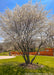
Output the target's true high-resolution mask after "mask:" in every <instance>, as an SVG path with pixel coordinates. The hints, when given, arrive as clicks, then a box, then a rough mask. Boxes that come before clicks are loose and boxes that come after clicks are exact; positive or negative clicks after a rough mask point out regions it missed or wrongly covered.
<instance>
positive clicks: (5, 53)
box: [0, 52, 9, 56]
mask: <svg viewBox="0 0 54 75" xmlns="http://www.w3.org/2000/svg"><path fill="white" fill-rule="evenodd" d="M8 55H9V52H2V53H0V56H8Z"/></svg>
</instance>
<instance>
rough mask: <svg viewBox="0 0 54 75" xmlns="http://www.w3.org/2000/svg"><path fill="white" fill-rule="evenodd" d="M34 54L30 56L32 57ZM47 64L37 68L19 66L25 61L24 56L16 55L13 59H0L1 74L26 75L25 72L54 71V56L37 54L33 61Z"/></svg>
mask: <svg viewBox="0 0 54 75" xmlns="http://www.w3.org/2000/svg"><path fill="white" fill-rule="evenodd" d="M32 58H33V56H30V59H32ZM37 62H38V63H39V64H43V65H45V67H44V68H39V69H36V70H32V69H26V68H22V67H19V64H20V63H24V59H23V57H22V56H16V57H15V58H12V59H2V60H0V75H24V74H25V73H31V72H33V73H54V57H53V56H37V57H36V59H35V60H34V62H33V63H37Z"/></svg>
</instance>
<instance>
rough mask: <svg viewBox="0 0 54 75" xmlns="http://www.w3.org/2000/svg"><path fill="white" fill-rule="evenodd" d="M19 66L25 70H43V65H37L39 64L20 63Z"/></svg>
mask: <svg viewBox="0 0 54 75" xmlns="http://www.w3.org/2000/svg"><path fill="white" fill-rule="evenodd" d="M19 66H21V67H24V68H27V69H38V68H43V67H44V65H39V64H34V63H33V64H28V65H27V64H25V63H22V64H20V65H19Z"/></svg>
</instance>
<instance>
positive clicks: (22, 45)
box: [0, 2, 50, 64]
mask: <svg viewBox="0 0 54 75" xmlns="http://www.w3.org/2000/svg"><path fill="white" fill-rule="evenodd" d="M48 13H49V11H47V10H45V8H44V6H43V5H42V4H41V3H40V2H37V3H36V4H35V5H32V4H29V3H28V4H24V5H23V6H22V7H20V6H19V5H16V7H15V8H14V9H13V11H11V10H10V9H7V10H6V11H5V13H3V14H0V27H1V31H2V32H3V34H2V35H1V36H3V37H4V38H5V39H7V38H8V41H12V42H13V46H14V47H16V46H17V47H16V48H17V50H18V49H19V50H21V51H22V52H23V58H24V60H25V63H26V64H29V63H31V64H32V62H33V61H34V59H35V57H36V55H37V54H36V55H35V56H34V58H33V59H32V60H31V61H30V58H29V51H30V50H31V48H32V49H33V50H35V48H36V47H37V45H38V50H37V53H38V51H39V49H40V48H41V46H42V45H44V44H45V43H46V41H47V40H48V39H49V38H50V34H49V32H48V31H49V29H50V18H48ZM0 34H1V33H0ZM38 38H39V39H40V41H39V42H38V41H37V39H38Z"/></svg>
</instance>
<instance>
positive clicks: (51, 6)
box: [0, 0, 54, 41]
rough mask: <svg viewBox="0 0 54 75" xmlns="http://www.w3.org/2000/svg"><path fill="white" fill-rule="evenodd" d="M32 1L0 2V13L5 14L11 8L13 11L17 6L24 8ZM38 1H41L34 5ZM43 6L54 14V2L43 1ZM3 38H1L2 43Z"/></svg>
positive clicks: (8, 0) (10, 0)
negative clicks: (24, 5)
mask: <svg viewBox="0 0 54 75" xmlns="http://www.w3.org/2000/svg"><path fill="white" fill-rule="evenodd" d="M28 1H30V0H0V12H4V11H5V9H7V8H10V9H11V10H12V9H13V8H14V7H15V6H16V4H18V5H20V6H22V5H23V4H25V3H27V2H28ZM36 1H40V0H32V3H33V4H34V3H35V2H36ZM41 2H42V4H45V5H46V9H47V10H50V9H51V10H52V14H54V0H41ZM1 40H2V38H1V37H0V41H1Z"/></svg>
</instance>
